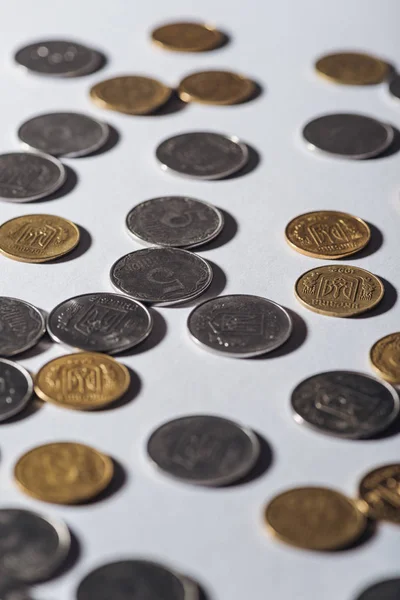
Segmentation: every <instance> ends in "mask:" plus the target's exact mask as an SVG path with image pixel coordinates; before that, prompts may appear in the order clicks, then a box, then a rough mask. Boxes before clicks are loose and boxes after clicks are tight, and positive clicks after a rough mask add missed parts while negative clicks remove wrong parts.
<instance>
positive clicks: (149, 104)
mask: <svg viewBox="0 0 400 600" xmlns="http://www.w3.org/2000/svg"><path fill="white" fill-rule="evenodd" d="M171 94H172V89H171V88H170V87H168V86H166V85H164V84H163V83H161V82H160V81H158V80H157V79H152V78H150V77H141V76H139V75H125V76H123V77H113V78H112V79H106V80H105V81H100V82H99V83H97V84H96V85H94V86H93V87H92V88H91V90H90V97H91V99H92V100H93V102H94V103H95V104H97V106H100V108H106V109H108V110H115V111H117V112H121V113H125V114H128V115H148V114H151V113H153V112H155V111H156V110H158V109H159V108H161V106H163V105H164V104H165V103H166V102H168V100H169V99H170V97H171Z"/></svg>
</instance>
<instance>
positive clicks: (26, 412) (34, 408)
mask: <svg viewBox="0 0 400 600" xmlns="http://www.w3.org/2000/svg"><path fill="white" fill-rule="evenodd" d="M44 404H45V403H44V402H43V401H42V400H40V398H38V397H37V396H33V398H32V399H31V400H30V401H29V402H28V404H27V405H26V406H25V408H23V409H22V410H21V412H19V413H18V414H16V415H14V416H13V417H10V418H9V419H7V420H5V421H2V423H4V425H12V424H13V423H18V422H19V421H24V420H25V419H29V417H32V416H33V415H35V414H36V413H37V412H38V411H39V410H40V409H41V408H43V406H44ZM2 423H0V425H1V424H2Z"/></svg>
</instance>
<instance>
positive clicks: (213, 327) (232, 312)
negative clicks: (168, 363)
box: [187, 294, 292, 358]
mask: <svg viewBox="0 0 400 600" xmlns="http://www.w3.org/2000/svg"><path fill="white" fill-rule="evenodd" d="M187 325H188V329H189V333H190V335H191V337H192V339H193V340H194V341H195V342H196V343H198V344H199V345H200V346H203V347H204V348H207V349H208V350H212V351H213V352H217V353H218V354H224V355H226V356H231V357H233V358H250V357H252V356H258V355H260V354H265V353H267V352H271V351H272V350H276V348H279V346H282V344H284V343H285V342H286V340H287V339H288V338H289V336H290V334H291V332H292V319H291V318H290V315H289V314H288V312H287V311H286V310H285V309H284V308H282V306H279V304H276V303H275V302H272V300H267V299H266V298H260V297H259V296H249V295H246V294H232V295H230V296H219V297H218V298H212V299H211V300H206V301H205V302H203V303H202V304H200V305H199V306H196V308H194V309H193V311H192V312H191V313H190V315H189V318H188V322H187Z"/></svg>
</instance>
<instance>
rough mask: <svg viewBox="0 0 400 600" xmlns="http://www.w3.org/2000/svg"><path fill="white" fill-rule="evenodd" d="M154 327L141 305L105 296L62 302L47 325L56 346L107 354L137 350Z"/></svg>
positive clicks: (111, 295) (87, 295)
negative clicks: (60, 345) (130, 349)
mask: <svg viewBox="0 0 400 600" xmlns="http://www.w3.org/2000/svg"><path fill="white" fill-rule="evenodd" d="M152 326H153V319H152V317H151V315H150V313H149V311H148V310H147V308H145V307H144V306H143V305H142V304H140V303H139V302H136V301H135V300H131V299H130V298H127V297H126V296H121V295H119V294H107V293H103V292H99V293H95V294H83V295H82V296H75V297H74V298H69V299H68V300H65V301H64V302H61V303H60V304H58V306H56V307H55V308H53V310H52V311H51V313H50V315H49V318H48V322H47V329H48V332H49V334H50V336H51V337H52V338H53V340H54V341H55V342H60V343H61V344H66V345H67V346H70V347H72V348H79V350H87V351H89V352H105V353H107V354H116V353H117V352H123V351H124V350H128V349H129V348H133V347H134V346H137V345H138V344H140V343H141V342H142V341H143V340H145V339H146V338H147V336H148V335H149V334H150V332H151V329H152ZM0 335H1V334H0ZM0 339H1V338H0Z"/></svg>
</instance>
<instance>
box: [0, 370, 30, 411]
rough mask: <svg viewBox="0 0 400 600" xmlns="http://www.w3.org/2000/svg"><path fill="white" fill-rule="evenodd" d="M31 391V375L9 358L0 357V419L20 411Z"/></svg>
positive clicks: (28, 398) (26, 402) (27, 400)
mask: <svg viewBox="0 0 400 600" xmlns="http://www.w3.org/2000/svg"><path fill="white" fill-rule="evenodd" d="M32 393H33V381H32V377H31V376H30V374H29V373H28V371H27V370H26V369H24V368H23V367H21V366H20V365H18V364H17V363H15V362H12V361H11V360H7V359H5V358H0V421H6V420H7V419H9V418H10V417H13V416H14V415H16V414H17V413H19V412H21V410H23V409H24V408H25V406H26V405H27V404H28V402H29V400H30V399H31V397H32Z"/></svg>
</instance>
